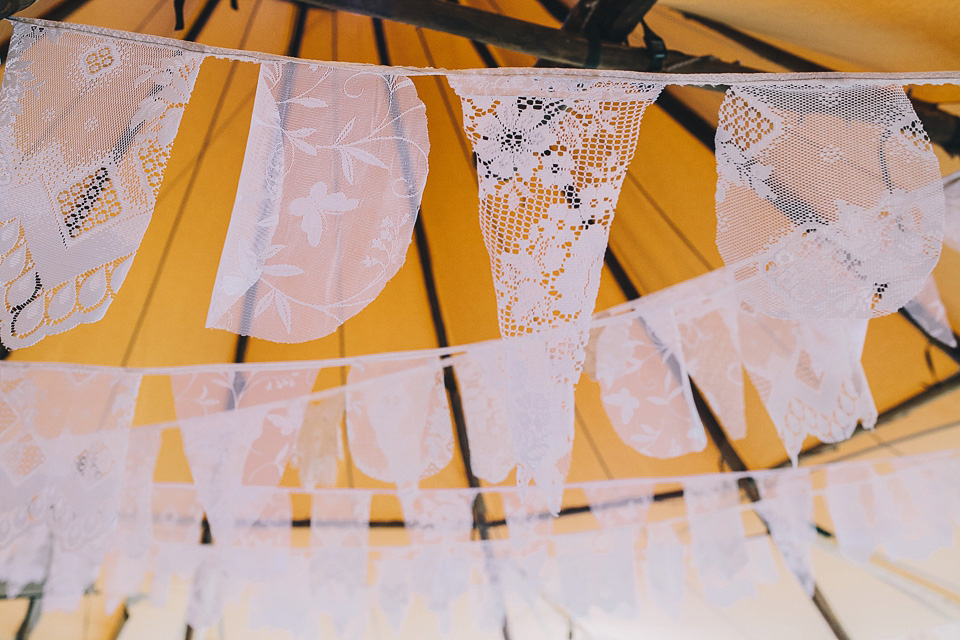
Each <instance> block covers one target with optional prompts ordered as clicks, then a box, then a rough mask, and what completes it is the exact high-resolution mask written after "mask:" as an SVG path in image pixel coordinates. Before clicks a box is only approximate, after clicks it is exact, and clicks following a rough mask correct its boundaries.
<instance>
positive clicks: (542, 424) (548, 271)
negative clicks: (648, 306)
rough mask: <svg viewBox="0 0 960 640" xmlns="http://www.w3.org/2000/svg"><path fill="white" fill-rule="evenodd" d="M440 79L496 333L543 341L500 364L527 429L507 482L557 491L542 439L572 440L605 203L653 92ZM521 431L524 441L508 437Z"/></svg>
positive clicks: (622, 86)
mask: <svg viewBox="0 0 960 640" xmlns="http://www.w3.org/2000/svg"><path fill="white" fill-rule="evenodd" d="M450 83H451V85H452V86H453V88H454V90H455V91H456V92H457V93H458V94H459V95H460V97H461V101H462V104H463V123H464V130H465V131H466V134H467V138H468V139H469V140H470V142H471V143H472V145H473V150H474V153H475V154H476V158H477V172H478V177H479V183H480V228H481V231H482V233H483V238H484V244H485V245H486V248H487V253H488V254H489V256H490V264H491V267H492V269H493V280H494V288H495V291H496V295H497V310H498V316H499V323H500V332H501V334H502V335H503V336H504V337H507V338H512V337H519V336H526V335H529V334H532V333H539V332H543V331H546V332H547V334H546V336H548V337H545V338H544V344H543V346H542V350H540V351H539V352H538V350H537V349H533V348H531V349H526V351H527V352H526V353H525V354H523V355H522V356H519V357H517V356H516V355H515V354H514V356H513V361H511V362H508V363H507V364H506V370H505V371H506V375H507V376H508V379H509V381H510V382H509V384H510V387H511V392H512V393H513V394H515V397H517V398H522V399H523V404H522V405H519V404H518V405H515V408H514V406H510V407H508V411H514V410H522V411H524V413H525V414H526V415H524V416H523V418H522V419H521V418H519V417H518V416H516V415H515V416H514V419H515V420H520V421H521V422H526V423H527V424H526V425H525V430H524V431H520V432H518V431H517V430H514V443H513V444H514V451H515V453H516V454H517V457H518V460H520V464H519V466H518V473H517V479H518V482H520V483H521V484H526V483H527V482H529V480H530V479H535V480H536V482H537V483H538V484H542V485H544V486H545V487H551V486H552V487H555V486H556V485H557V483H558V478H559V477H562V476H559V473H560V470H561V469H565V463H564V459H565V458H566V457H568V456H569V448H564V447H562V446H558V447H556V448H555V449H554V450H553V451H552V452H551V451H544V447H545V445H544V442H545V439H550V440H551V441H554V442H556V441H561V442H563V441H566V440H568V439H569V438H571V437H572V432H573V405H572V389H573V385H574V384H576V381H577V379H578V378H579V373H580V367H581V365H582V363H583V349H584V345H585V344H586V341H587V333H586V329H587V322H588V318H589V314H590V312H591V310H592V308H593V305H594V303H595V301H596V296H597V288H598V287H599V284H600V268H601V265H602V262H603V254H604V250H605V249H606V245H607V236H608V235H609V232H610V224H611V222H612V220H613V213H614V208H615V207H616V203H617V199H618V197H619V195H620V187H621V185H622V184H623V179H624V176H625V175H626V171H627V166H628V165H629V164H630V161H631V160H632V158H633V152H634V149H635V148H636V137H637V133H638V131H639V127H640V121H641V119H642V117H643V112H644V110H645V109H646V108H647V106H648V105H650V104H651V103H652V102H653V101H654V100H655V99H656V97H657V95H658V94H659V92H660V89H661V87H660V86H659V85H645V84H639V83H628V82H593V83H591V82H583V81H580V80H577V79H557V78H552V79H549V80H542V79H538V78H534V77H517V78H511V79H510V80H509V81H508V82H506V83H505V82H504V81H502V80H500V81H496V80H495V81H490V80H487V79H483V78H475V77H474V78H467V77H451V78H450ZM550 330H557V331H554V332H552V333H551V332H550ZM517 350H519V347H518V349H517ZM521 358H523V359H524V360H526V361H525V362H520V359H521ZM531 373H535V375H536V376H537V378H538V379H539V380H540V382H536V379H535V378H533V377H531V376H530V375H529V374H531ZM548 407H549V408H552V409H548ZM538 412H539V415H538ZM524 432H525V433H527V434H532V437H529V438H527V439H526V441H524V442H518V439H519V438H520V436H521V434H522V433H524ZM531 447H534V448H533V449H531ZM524 458H526V460H524ZM552 501H553V502H554V504H555V505H556V504H558V503H559V497H558V496H557V495H556V490H554V496H553V500H552Z"/></svg>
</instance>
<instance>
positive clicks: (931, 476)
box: [884, 458, 955, 560]
mask: <svg viewBox="0 0 960 640" xmlns="http://www.w3.org/2000/svg"><path fill="white" fill-rule="evenodd" d="M891 462H892V465H893V468H894V469H895V471H896V472H895V473H891V474H888V475H887V476H886V478H885V479H886V482H885V487H884V488H885V489H886V494H887V496H888V501H889V503H890V511H891V513H893V515H894V517H895V521H896V522H897V523H898V525H899V526H898V527H897V534H898V535H897V536H896V538H894V539H892V540H887V541H886V543H885V545H884V547H885V548H886V551H887V555H889V556H890V557H891V558H894V559H902V558H906V559H909V560H922V559H924V558H926V557H928V556H929V555H930V554H931V553H933V552H934V551H936V550H937V549H942V548H944V547H947V546H950V545H952V544H953V541H954V527H953V517H954V515H955V512H953V511H951V506H952V505H951V504H950V503H949V500H948V497H947V495H945V492H944V491H943V489H942V488H941V486H942V485H941V478H940V474H941V472H942V470H943V466H942V465H943V462H942V461H931V462H927V463H923V464H918V463H917V462H916V461H915V460H901V459H899V458H893V460H892V461H891Z"/></svg>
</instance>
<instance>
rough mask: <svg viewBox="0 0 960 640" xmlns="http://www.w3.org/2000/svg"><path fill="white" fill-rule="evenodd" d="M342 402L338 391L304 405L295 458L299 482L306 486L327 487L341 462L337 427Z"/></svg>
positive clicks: (344, 401) (341, 454)
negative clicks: (304, 409) (305, 406)
mask: <svg viewBox="0 0 960 640" xmlns="http://www.w3.org/2000/svg"><path fill="white" fill-rule="evenodd" d="M346 402H347V399H346V394H345V393H343V392H338V393H334V394H333V395H331V396H327V397H324V398H321V399H319V400H314V401H311V402H310V403H309V404H308V405H307V408H306V411H305V412H304V415H303V426H302V427H301V428H300V434H299V435H298V436H297V443H296V457H295V461H296V465H297V468H298V469H299V470H300V482H301V483H302V484H303V485H304V486H306V487H310V488H313V487H317V486H319V485H323V486H328V487H329V486H332V485H334V484H335V483H336V481H337V472H338V470H339V461H340V460H342V459H343V438H342V435H341V431H340V424H341V423H342V422H343V415H344V411H345V409H346Z"/></svg>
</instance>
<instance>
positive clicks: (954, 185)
mask: <svg viewBox="0 0 960 640" xmlns="http://www.w3.org/2000/svg"><path fill="white" fill-rule="evenodd" d="M943 195H944V199H945V200H946V217H945V219H944V223H943V243H944V244H945V245H947V246H948V247H950V248H951V249H953V250H954V251H960V171H956V172H954V173H951V174H950V175H949V176H947V177H946V178H944V179H943Z"/></svg>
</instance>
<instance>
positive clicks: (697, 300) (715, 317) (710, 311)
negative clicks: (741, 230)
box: [646, 269, 747, 440]
mask: <svg viewBox="0 0 960 640" xmlns="http://www.w3.org/2000/svg"><path fill="white" fill-rule="evenodd" d="M667 292H669V294H668V295H669V296H670V299H671V300H672V301H674V302H673V314H674V318H675V320H676V323H677V331H678V333H679V334H680V346H681V350H682V354H683V358H682V360H683V363H684V365H685V366H686V368H687V372H688V373H689V374H690V377H691V378H693V381H694V382H695V383H696V385H697V388H698V389H699V390H700V392H701V393H702V394H703V397H704V398H705V399H706V401H707V403H708V404H709V405H710V408H711V409H712V410H713V412H714V414H715V415H716V416H717V418H718V419H719V420H720V424H721V425H723V430H724V431H725V432H726V433H727V436H728V437H729V438H730V439H732V440H739V439H741V438H745V437H746V435H747V418H746V414H745V408H744V400H743V368H742V367H741V365H740V334H739V330H738V329H737V303H736V298H735V296H734V292H733V274H732V272H731V271H730V270H729V269H717V270H716V271H710V272H708V273H706V274H704V275H702V276H700V277H697V278H694V279H692V280H687V281H685V282H681V283H680V284H678V285H675V286H673V287H670V288H669V289H668V290H665V291H664V293H667ZM659 296H660V292H657V293H655V294H653V295H651V296H646V298H648V299H651V302H653V301H655V300H659Z"/></svg>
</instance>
